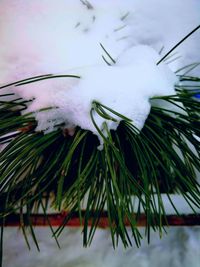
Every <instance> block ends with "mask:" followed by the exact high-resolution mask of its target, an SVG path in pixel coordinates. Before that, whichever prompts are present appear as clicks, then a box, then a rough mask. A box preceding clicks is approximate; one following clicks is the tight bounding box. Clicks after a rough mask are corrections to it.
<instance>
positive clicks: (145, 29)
mask: <svg viewBox="0 0 200 267" xmlns="http://www.w3.org/2000/svg"><path fill="white" fill-rule="evenodd" d="M180 14H182V15H180ZM198 24H200V2H199V1H198V0H175V1H167V0H164V1H158V0H150V1H147V0H135V1H131V0H126V1H120V0H117V1H112V0H107V1H105V0H103V1H98V0H91V1H89V2H88V1H79V0H76V1H74V0H73V1H72V0H60V1H59V2H58V1H54V0H42V1H41V0H34V1H25V0H1V2H0V36H1V42H0V84H5V83H9V82H13V81H16V80H20V79H24V78H28V77H31V76H35V75H41V74H47V73H53V74H57V73H62V74H69V75H70V74H71V75H78V76H80V79H77V78H63V79H51V80H45V81H41V82H37V83H32V84H29V85H23V86H20V87H14V88H10V89H9V90H14V92H15V93H16V94H18V95H20V96H21V97H23V98H25V99H34V101H33V102H32V104H30V106H29V107H28V109H27V111H26V112H30V111H32V112H35V117H36V119H37V121H38V127H37V130H39V131H45V132H49V131H52V130H54V129H55V128H56V127H55V125H58V124H60V123H63V122H64V123H65V127H66V128H71V127H75V126H80V127H81V128H83V129H87V130H90V131H92V132H93V133H94V134H96V135H98V133H97V130H96V128H95V127H94V125H93V123H92V121H91V118H90V110H91V106H92V102H93V101H94V100H96V101H98V102H100V103H102V104H104V105H106V106H108V107H110V108H112V109H114V110H116V111H117V112H119V113H121V114H123V115H124V116H126V117H129V118H130V119H132V121H133V124H134V125H135V126H136V127H138V129H139V130H140V129H142V127H143V125H144V123H145V120H146V118H147V116H148V114H149V111H150V102H149V98H150V97H152V96H156V95H168V94H174V93H175V92H174V89H173V88H174V84H175V83H176V82H177V79H176V76H175V74H174V73H173V72H174V71H175V70H177V69H178V68H181V67H183V66H184V65H186V64H191V63H194V62H197V61H198V60H199V61H200V53H199V50H198V49H199V41H200V34H199V33H195V34H194V36H192V37H191V38H190V39H189V40H187V41H186V42H185V43H184V44H183V45H181V46H180V47H179V48H178V49H177V51H176V53H175V54H173V55H172V57H171V58H168V59H167V61H165V62H164V63H162V64H160V65H159V66H157V65H156V62H158V60H159V59H160V57H161V56H163V55H164V54H165V53H166V52H167V51H168V50H169V49H170V48H171V47H172V46H173V45H175V44H176V43H177V42H178V41H180V39H182V38H183V37H184V36H185V35H186V34H187V33H189V32H190V31H191V30H192V29H193V28H195V27H196V26H197V25H198ZM100 44H102V45H103V47H102V45H100ZM104 48H105V49H104ZM106 51H107V52H106ZM109 55H110V56H109ZM102 56H103V57H104V59H103V58H102ZM110 57H112V58H113V59H114V60H115V62H116V63H115V64H114V63H113V62H112V59H111V58H110ZM170 62H171V63H170ZM195 73H199V71H198V70H197V69H196V70H195ZM45 107H55V109H53V110H49V111H45V112H37V111H38V110H39V109H41V108H45ZM94 118H95V121H96V123H97V125H98V127H99V128H100V129H101V130H102V131H104V129H103V122H104V119H102V118H101V117H100V116H99V115H97V114H94ZM117 119H118V122H112V121H109V122H107V125H108V129H109V130H110V129H116V128H117V126H118V123H119V121H120V119H119V118H117ZM100 142H102V140H101V138H100Z"/></svg>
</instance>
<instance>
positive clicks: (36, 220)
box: [0, 212, 200, 228]
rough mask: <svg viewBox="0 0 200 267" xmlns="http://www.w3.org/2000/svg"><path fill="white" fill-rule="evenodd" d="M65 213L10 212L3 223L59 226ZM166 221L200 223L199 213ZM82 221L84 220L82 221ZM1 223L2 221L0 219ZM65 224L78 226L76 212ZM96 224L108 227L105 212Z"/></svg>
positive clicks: (142, 220)
mask: <svg viewBox="0 0 200 267" xmlns="http://www.w3.org/2000/svg"><path fill="white" fill-rule="evenodd" d="M66 215H67V213H66V212H63V213H56V214H48V215H47V216H44V215H43V214H32V215H31V216H30V217H27V215H25V214H24V215H19V214H12V215H9V216H7V217H6V219H5V222H4V225H5V226H9V227H16V226H22V225H24V226H26V225H29V224H30V223H31V224H32V225H33V226H48V225H49V224H50V225H51V226H60V225H62V224H63V222H64V220H65V218H66ZM166 218H167V223H166V221H165V220H164V218H163V223H162V224H163V225H169V226H195V225H200V215H182V216H181V217H179V216H176V215H167V216H166ZM91 222H92V219H90V221H89V225H91ZM83 223H84V221H83ZM124 223H125V225H127V226H129V222H128V221H127V220H125V222H124ZM0 224H2V221H0ZM65 226H69V227H80V226H81V223H80V220H79V216H78V214H74V215H73V216H72V218H71V219H70V220H69V221H68V222H67V223H66V225H65ZM98 226H99V227H100V228H107V227H109V220H108V217H107V214H106V212H105V214H103V215H102V216H101V218H100V220H99V224H98ZM137 226H139V227H142V226H146V216H145V215H141V216H140V217H139V218H138V219H137Z"/></svg>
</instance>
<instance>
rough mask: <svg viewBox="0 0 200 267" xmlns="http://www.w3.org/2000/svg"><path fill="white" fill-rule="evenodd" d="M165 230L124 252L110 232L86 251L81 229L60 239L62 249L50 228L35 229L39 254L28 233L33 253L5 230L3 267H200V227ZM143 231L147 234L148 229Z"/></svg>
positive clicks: (69, 230)
mask: <svg viewBox="0 0 200 267" xmlns="http://www.w3.org/2000/svg"><path fill="white" fill-rule="evenodd" d="M166 230H167V234H165V233H163V237H162V239H160V238H159V235H158V233H155V232H153V231H152V232H151V243H150V244H149V245H148V244H147V242H146V240H143V241H142V246H141V248H139V249H138V248H137V247H135V246H134V245H133V247H132V248H126V249H124V248H123V247H122V246H121V244H119V247H118V248H116V249H115V250H114V249H113V247H112V244H111V238H110V232H109V230H102V229H97V232H96V234H95V237H94V240H93V242H92V245H91V247H89V248H83V246H82V240H81V238H80V235H81V229H79V228H69V227H66V228H65V229H64V231H63V233H62V235H61V236H60V238H59V242H60V245H61V249H59V248H58V247H57V245H56V242H55V240H54V239H53V238H51V236H52V233H51V232H50V230H49V228H48V227H47V228H44V227H36V229H35V234H36V237H37V240H38V242H39V246H40V252H38V251H37V249H36V248H35V246H34V244H33V241H32V240H31V236H30V235H29V234H28V239H29V241H30V243H31V250H30V251H29V250H28V248H27V246H26V244H25V241H24V237H23V235H22V233H21V232H20V231H19V229H16V228H6V229H5V230H4V234H5V237H4V261H3V267H13V266H15V267H41V266H42V267H68V266H69V267H86V266H87V267H102V266H104V267H132V266H136V267H152V266H153V267H160V266H162V267H169V266H171V267H199V262H200V249H199V248H200V227H169V228H166ZM140 231H141V234H142V235H144V232H145V229H144V228H140ZM130 234H131V233H130ZM13 240H17V242H13Z"/></svg>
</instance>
